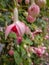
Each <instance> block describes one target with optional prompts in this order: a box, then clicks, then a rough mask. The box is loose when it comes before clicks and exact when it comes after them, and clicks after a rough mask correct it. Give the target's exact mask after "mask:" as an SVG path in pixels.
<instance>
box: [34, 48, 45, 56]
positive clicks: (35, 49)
mask: <svg viewBox="0 0 49 65" xmlns="http://www.w3.org/2000/svg"><path fill="white" fill-rule="evenodd" d="M33 49H34V51H33V53H35V54H37V55H38V56H39V57H42V55H43V54H44V53H45V50H46V47H39V48H36V47H33Z"/></svg>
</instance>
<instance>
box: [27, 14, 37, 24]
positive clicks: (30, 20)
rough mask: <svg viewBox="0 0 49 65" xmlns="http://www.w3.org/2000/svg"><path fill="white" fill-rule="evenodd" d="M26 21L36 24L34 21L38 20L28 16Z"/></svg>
mask: <svg viewBox="0 0 49 65" xmlns="http://www.w3.org/2000/svg"><path fill="white" fill-rule="evenodd" d="M26 19H27V21H28V22H30V23H32V22H34V21H35V20H36V18H35V17H32V16H30V15H28V16H27V18H26Z"/></svg>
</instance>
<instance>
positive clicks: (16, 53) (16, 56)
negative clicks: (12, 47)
mask: <svg viewBox="0 0 49 65" xmlns="http://www.w3.org/2000/svg"><path fill="white" fill-rule="evenodd" d="M14 59H15V62H16V64H17V65H21V63H22V58H21V57H20V55H19V53H18V52H17V51H15V52H14Z"/></svg>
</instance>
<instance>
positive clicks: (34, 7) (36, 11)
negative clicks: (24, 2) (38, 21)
mask: <svg viewBox="0 0 49 65" xmlns="http://www.w3.org/2000/svg"><path fill="white" fill-rule="evenodd" d="M39 13H40V8H39V6H38V5H36V4H32V5H31V6H30V7H29V9H28V14H29V15H31V16H32V17H37V16H38V15H39Z"/></svg>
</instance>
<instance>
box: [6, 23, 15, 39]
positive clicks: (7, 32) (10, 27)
mask: <svg viewBox="0 0 49 65" xmlns="http://www.w3.org/2000/svg"><path fill="white" fill-rule="evenodd" d="M14 25H15V24H11V25H9V26H7V28H6V30H5V39H6V38H7V36H8V35H9V33H10V32H11V29H12V27H13V26H14Z"/></svg>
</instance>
